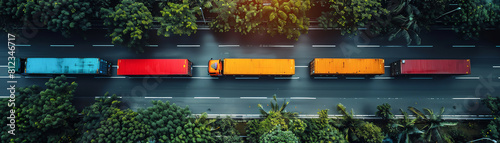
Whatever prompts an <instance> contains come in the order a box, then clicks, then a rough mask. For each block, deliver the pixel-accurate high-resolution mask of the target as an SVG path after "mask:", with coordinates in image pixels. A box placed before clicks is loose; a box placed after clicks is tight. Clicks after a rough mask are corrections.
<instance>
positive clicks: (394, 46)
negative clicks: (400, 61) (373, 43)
mask: <svg viewBox="0 0 500 143" xmlns="http://www.w3.org/2000/svg"><path fill="white" fill-rule="evenodd" d="M382 47H387V48H402V47H403V46H401V45H386V46H382Z"/></svg>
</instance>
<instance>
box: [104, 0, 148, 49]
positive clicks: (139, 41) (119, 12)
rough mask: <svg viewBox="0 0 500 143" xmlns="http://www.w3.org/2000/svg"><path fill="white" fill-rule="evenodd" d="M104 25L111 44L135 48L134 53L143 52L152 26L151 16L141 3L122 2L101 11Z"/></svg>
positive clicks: (129, 0) (130, 0) (126, 0)
mask: <svg viewBox="0 0 500 143" xmlns="http://www.w3.org/2000/svg"><path fill="white" fill-rule="evenodd" d="M101 11H103V13H106V14H105V15H104V17H103V18H104V25H105V26H107V27H108V30H109V33H108V36H109V37H111V40H112V41H111V42H112V43H113V44H122V45H125V46H126V47H129V48H135V50H137V51H136V52H140V53H142V52H144V50H143V47H144V46H145V45H146V44H147V41H146V40H147V39H148V33H147V31H148V30H149V29H150V28H151V26H152V25H153V16H152V15H151V12H150V11H149V9H148V8H147V7H146V6H144V4H143V3H140V2H134V1H132V0H124V1H122V2H121V3H120V4H118V5H117V6H116V7H114V9H105V8H103V9H101Z"/></svg>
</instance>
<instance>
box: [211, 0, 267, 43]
mask: <svg viewBox="0 0 500 143" xmlns="http://www.w3.org/2000/svg"><path fill="white" fill-rule="evenodd" d="M211 3H212V8H211V9H210V12H211V13H214V14H217V16H216V17H215V19H213V20H212V21H211V22H210V23H209V26H210V27H211V28H212V29H214V30H215V31H217V32H228V31H229V30H231V29H234V32H239V33H241V34H243V35H245V34H248V33H255V32H261V31H263V29H264V28H261V27H259V25H261V24H262V22H263V21H262V5H263V4H262V0H255V1H254V0H213V1H212V2H211Z"/></svg>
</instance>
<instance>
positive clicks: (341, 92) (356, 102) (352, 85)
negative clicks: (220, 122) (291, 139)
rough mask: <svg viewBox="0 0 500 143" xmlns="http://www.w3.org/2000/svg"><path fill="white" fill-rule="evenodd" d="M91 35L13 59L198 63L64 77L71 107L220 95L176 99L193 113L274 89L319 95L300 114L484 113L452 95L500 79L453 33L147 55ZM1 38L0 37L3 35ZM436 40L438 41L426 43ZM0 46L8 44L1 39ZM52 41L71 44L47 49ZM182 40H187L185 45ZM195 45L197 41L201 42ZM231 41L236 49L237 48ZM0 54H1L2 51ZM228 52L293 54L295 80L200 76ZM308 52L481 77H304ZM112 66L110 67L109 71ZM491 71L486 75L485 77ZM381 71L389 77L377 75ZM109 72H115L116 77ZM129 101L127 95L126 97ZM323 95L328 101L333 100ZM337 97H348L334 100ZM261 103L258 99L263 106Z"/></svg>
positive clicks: (251, 43)
mask: <svg viewBox="0 0 500 143" xmlns="http://www.w3.org/2000/svg"><path fill="white" fill-rule="evenodd" d="M92 32H94V33H93V35H96V36H95V37H88V39H87V41H83V40H81V39H78V38H77V37H75V38H73V39H69V40H61V39H60V38H61V37H58V36H48V35H50V34H47V33H46V32H45V33H43V31H42V33H41V34H39V35H38V36H37V37H35V38H34V39H31V40H30V42H28V43H27V44H30V45H31V46H28V47H18V49H17V50H16V51H17V53H16V55H17V56H18V57H102V58H105V59H107V60H109V61H112V62H116V60H117V59H120V58H188V59H190V60H191V61H193V63H194V64H195V65H197V66H200V67H196V68H195V71H194V76H195V77H203V78H193V79H178V78H176V79H169V78H152V79H149V78H148V79H142V78H97V79H96V78H94V77H90V76H83V77H82V76H78V77H77V78H72V79H70V80H76V82H77V83H79V85H80V87H79V89H78V91H77V95H76V97H77V98H75V99H78V100H77V102H78V103H77V104H79V105H81V106H83V105H88V104H90V103H91V101H92V100H93V98H94V97H95V96H99V95H103V94H104V93H105V92H106V91H109V92H110V93H117V94H118V95H120V96H122V97H124V98H123V100H124V102H126V105H128V106H129V107H131V108H134V109H136V108H138V107H144V106H147V105H148V104H146V103H148V102H149V100H151V99H150V98H148V99H144V97H174V98H172V100H175V99H176V97H203V96H205V97H220V99H218V100H215V99H197V100H192V99H191V98H185V99H184V100H179V101H176V103H177V102H178V103H179V104H183V105H187V104H189V105H191V107H192V110H193V111H194V113H199V112H203V111H204V110H206V109H205V108H206V107H207V106H209V105H210V104H211V102H213V101H217V102H216V104H213V105H210V106H215V105H224V106H221V107H223V108H220V109H228V107H231V106H233V105H235V104H241V105H245V106H246V105H249V106H252V105H253V106H256V104H254V103H255V102H250V101H248V100H244V101H235V102H234V103H233V102H232V101H231V102H229V101H227V102H226V100H225V98H238V97H261V96H267V97H271V96H272V95H273V94H278V95H279V97H285V98H290V97H315V98H317V99H316V100H304V101H301V102H298V105H297V106H302V107H301V108H300V109H301V111H298V112H302V113H305V114H315V113H316V112H317V110H316V109H319V107H318V106H319V105H321V104H323V105H326V103H331V104H330V105H331V106H330V107H328V108H330V109H335V108H334V106H333V105H336V103H338V102H342V103H344V104H345V105H347V106H348V107H350V108H354V110H355V112H356V113H360V114H373V113H374V110H373V109H375V106H376V105H377V104H378V103H382V101H384V100H380V101H381V102H374V100H370V99H375V98H403V99H402V100H387V102H389V103H391V104H394V105H393V106H394V108H395V109H397V108H406V107H407V106H408V105H410V104H411V103H413V102H417V103H421V104H418V105H422V106H421V107H431V108H433V109H435V110H438V109H439V107H440V106H446V108H447V109H452V108H453V107H452V106H456V107H457V109H456V110H454V112H451V111H450V112H448V111H447V114H485V113H488V112H487V110H486V109H485V108H484V107H482V106H481V107H478V108H472V107H470V106H471V105H470V104H472V103H474V104H475V102H474V101H475V100H470V101H471V102H464V101H469V100H458V99H455V100H454V99H452V98H482V97H484V95H485V94H486V93H487V92H489V93H491V94H493V95H498V90H499V86H500V85H498V83H499V82H500V81H499V80H498V76H499V74H498V72H499V70H500V69H494V68H493V66H495V65H500V62H499V61H500V48H496V47H495V44H496V43H494V42H490V41H487V40H486V41H485V40H483V41H480V42H467V41H463V40H458V38H456V37H455V38H453V36H454V35H453V34H451V33H450V32H448V33H447V32H446V31H445V32H443V33H428V34H427V35H421V37H424V39H423V44H422V45H423V46H421V47H412V46H410V47H408V46H406V45H404V44H402V42H401V41H399V42H398V41H395V42H384V41H383V40H382V39H377V38H373V39H370V43H365V42H359V41H358V42H356V40H353V38H349V37H340V36H339V34H336V33H335V32H333V34H332V32H330V33H328V32H325V31H310V34H308V35H307V36H302V37H301V38H300V39H299V41H298V42H294V41H289V40H284V39H283V38H269V37H266V36H261V37H259V36H255V35H250V36H237V35H236V36H235V33H227V34H221V33H213V32H211V31H198V34H195V35H193V36H192V37H191V38H185V37H173V38H168V39H167V38H156V39H152V40H151V43H150V44H153V45H154V44H157V45H158V47H157V48H146V52H147V53H145V54H134V53H133V52H130V51H127V50H125V49H123V48H122V47H121V46H114V47H103V46H93V45H99V44H100V45H106V44H109V43H110V42H109V41H108V40H109V39H108V38H103V37H102V36H97V34H98V33H100V32H99V31H91V33H92ZM2 36H5V34H3V35H2ZM0 39H6V37H1V36H0ZM436 39H438V40H439V41H433V42H429V41H431V40H436ZM0 44H5V45H6V43H5V41H2V43H0ZM50 45H74V46H73V47H71V46H69V47H58V46H52V47H51V46H50ZM179 45H181V46H179ZM183 45H184V46H183ZM186 45H191V47H189V46H186ZM193 45H199V47H197V46H193ZM220 45H233V46H232V47H231V46H220ZM234 45H238V46H237V47H235V46H234ZM313 45H335V47H332V46H326V47H323V48H319V47H318V46H316V47H313ZM425 45H432V47H429V46H427V47H425ZM453 45H474V47H457V46H453ZM398 46H399V47H398ZM0 51H4V52H6V49H2V50H0ZM6 56H7V55H6V54H5V55H2V56H1V59H2V60H0V61H2V62H3V63H6ZM227 57H239V58H294V59H296V65H297V66H300V67H297V68H296V75H294V76H293V77H298V79H291V80H277V79H274V78H261V79H258V80H255V79H234V78H232V77H229V78H220V79H208V78H206V77H207V76H208V75H207V73H206V70H207V68H206V67H204V66H206V63H207V61H208V59H210V58H227ZM314 57H347V58H384V59H385V60H386V65H388V64H389V62H393V61H396V60H398V59H401V58H470V59H471V63H472V75H469V76H457V77H459V78H460V77H474V78H475V77H479V78H480V79H455V78H456V77H455V76H453V77H447V78H443V77H441V78H433V79H425V78H423V79H413V78H395V79H370V78H365V79H357V78H340V79H313V78H310V77H309V76H308V68H305V67H304V66H307V64H308V62H309V61H311V60H312V58H314ZM0 65H2V64H0ZM115 70H116V69H115V68H114V69H113V71H115ZM386 70H388V68H387V69H386ZM386 72H388V71H386ZM0 75H2V76H4V75H5V73H0ZM490 75H491V77H489V76H490ZM387 76H388V74H386V75H383V76H381V77H382V78H383V77H387ZM70 77H72V76H70ZM113 77H116V75H114V76H113ZM1 80H2V81H3V80H4V79H1ZM46 80H47V79H43V78H25V77H23V78H21V79H18V81H19V82H18V85H19V86H21V85H22V86H26V85H29V84H33V83H36V84H39V85H42V84H43V82H45V81H46ZM0 85H2V86H5V87H6V86H7V84H6V83H5V82H0ZM155 85H156V86H155ZM478 89H479V90H478ZM476 91H479V93H476ZM5 92H6V91H5ZM5 94H6V93H5ZM128 98H131V99H132V100H128ZM136 98H137V99H136ZM321 98H332V100H326V99H321ZM335 98H346V99H343V100H336V99H335ZM359 98H365V99H364V100H363V99H359ZM437 98H444V99H437ZM319 99H321V100H319ZM143 100H144V101H143ZM165 100H166V99H165ZM190 101H193V102H194V101H197V102H201V101H203V102H204V103H191V102H190ZM434 101H436V102H434ZM438 101H439V102H438ZM267 102H268V101H264V102H263V103H267ZM372 102H373V103H372ZM375 103H377V104H375ZM422 103H426V104H422ZM474 104H472V105H474ZM418 105H417V106H418ZM81 106H79V107H81ZM214 108H215V109H213V110H212V112H216V113H225V112H228V113H256V112H258V110H256V109H255V108H254V109H251V108H243V107H241V108H230V109H231V110H219V109H217V107H214ZM471 109H474V110H471Z"/></svg>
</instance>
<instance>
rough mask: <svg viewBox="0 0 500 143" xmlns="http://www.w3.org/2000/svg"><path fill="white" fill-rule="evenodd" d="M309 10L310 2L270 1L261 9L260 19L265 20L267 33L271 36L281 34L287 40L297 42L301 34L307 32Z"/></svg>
mask: <svg viewBox="0 0 500 143" xmlns="http://www.w3.org/2000/svg"><path fill="white" fill-rule="evenodd" d="M309 9H311V1H310V0H271V5H266V6H264V7H263V9H262V16H263V17H262V18H263V19H264V20H267V23H266V24H267V33H269V34H271V36H274V35H276V34H283V35H286V37H287V38H288V39H295V40H298V38H299V36H300V35H301V34H302V33H307V31H308V30H309V18H307V17H306V13H307V11H308V10H309ZM275 29H276V30H275Z"/></svg>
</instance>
